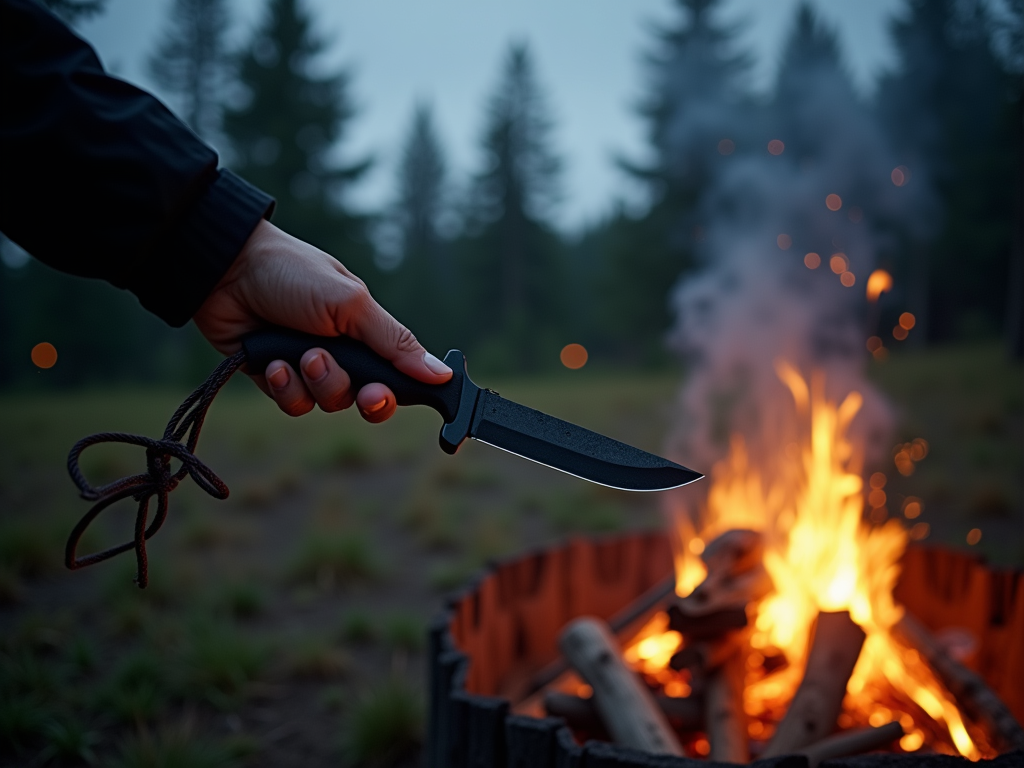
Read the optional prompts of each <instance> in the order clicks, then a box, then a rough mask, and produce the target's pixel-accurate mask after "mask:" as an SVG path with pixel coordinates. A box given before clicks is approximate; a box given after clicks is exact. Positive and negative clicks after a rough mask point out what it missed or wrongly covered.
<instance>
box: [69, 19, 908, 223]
mask: <svg viewBox="0 0 1024 768" xmlns="http://www.w3.org/2000/svg"><path fill="white" fill-rule="evenodd" d="M228 2H229V5H230V7H231V9H232V11H233V13H234V15H235V18H236V22H235V28H234V30H233V37H234V39H235V40H236V41H238V42H241V41H243V40H244V39H245V37H246V35H247V33H248V32H249V31H250V30H251V29H252V28H253V27H254V26H255V25H256V23H257V22H258V20H259V17H260V13H261V10H262V8H263V3H264V0H228ZM305 2H306V3H307V7H308V8H309V9H310V10H311V11H312V12H313V14H314V17H315V19H316V29H317V31H318V32H319V33H320V34H321V35H322V36H323V38H324V39H325V40H327V41H329V50H328V52H327V53H326V55H325V61H324V63H325V65H330V66H335V65H344V66H347V67H349V68H350V69H351V71H352V73H353V95H354V97H355V99H356V102H357V104H358V105H359V107H360V113H359V115H358V116H357V118H356V119H355V120H354V121H353V123H352V125H351V132H350V138H349V143H348V154H349V155H350V156H351V157H361V156H363V155H365V154H366V153H371V154H373V155H374V156H375V158H376V159H377V163H376V165H375V168H374V170H373V172H372V173H371V174H370V175H369V176H368V178H367V179H366V180H365V181H364V182H362V183H361V184H360V187H359V189H358V190H356V192H355V193H354V194H353V198H352V200H351V202H352V203H353V204H354V205H355V206H357V207H361V208H364V209H368V210H372V209H374V208H377V207H379V206H381V205H382V204H384V203H385V202H387V201H388V200H389V199H390V197H391V196H392V194H393V190H394V178H395V162H396V158H397V157H398V154H399V151H400V147H401V143H402V140H403V137H404V136H405V134H406V132H407V130H408V125H409V121H410V118H411V115H412V111H413V107H414V105H415V104H416V103H417V101H427V102H429V103H430V105H431V107H432V108H433V111H434V117H435V118H436V121H437V125H438V128H439V133H440V135H441V139H442V142H443V144H444V147H445V150H446V153H447V156H448V161H449V166H450V167H451V168H452V176H453V177H454V180H455V181H458V180H460V179H464V178H465V177H466V176H467V175H468V174H469V173H472V171H473V169H474V168H475V166H476V164H477V163H478V162H479V157H480V155H479V149H478V147H479V137H480V134H481V131H482V124H481V123H482V118H483V108H484V105H485V103H486V100H487V97H488V94H489V93H490V92H491V90H492V89H493V88H494V85H495V83H496V82H497V79H498V73H499V66H500V64H501V62H502V60H503V57H504V55H505V52H506V50H507V48H508V46H509V43H510V42H512V41H526V42H527V43H528V44H529V45H530V47H531V49H532V52H533V54H534V61H535V64H536V68H537V73H538V76H539V79H540V81H541V84H542V86H543V87H544V89H545V91H546V94H547V97H548V102H549V104H550V106H551V108H552V112H553V117H554V118H555V126H556V127H555V131H554V134H553V141H554V144H555V147H556V149H557V150H558V151H559V152H560V153H561V155H562V157H563V158H564V160H565V172H564V177H563V192H564V202H563V203H562V204H561V206H560V208H559V210H557V211H555V212H554V215H553V218H554V220H555V221H556V223H558V225H559V226H560V227H562V228H563V229H564V230H566V231H571V230H574V229H578V228H579V227H580V226H582V225H584V224H586V223H587V222H589V221H592V220H594V219H596V218H597V217H599V216H601V215H602V214H603V213H605V212H606V211H607V210H609V208H610V207H611V206H612V205H613V203H614V201H615V200H617V199H623V200H635V199H636V195H637V190H636V189H634V188H631V187H630V184H629V181H628V179H626V178H624V176H623V174H622V173H621V172H620V171H619V170H617V169H616V167H615V163H614V157H615V156H616V155H622V156H628V157H632V158H641V157H643V153H644V149H645V144H644V125H643V123H642V121H641V120H640V119H639V118H638V117H637V115H636V114H635V111H634V106H635V104H636V102H637V100H638V99H639V97H640V95H641V94H642V93H643V85H644V80H643V69H642V66H641V57H642V55H643V52H644V51H645V50H646V49H647V48H648V46H649V43H650V41H651V37H652V36H651V32H650V30H651V27H652V25H653V24H656V23H657V22H658V21H659V20H666V19H670V18H673V6H674V1H673V0H305ZM798 2H799V0H725V2H724V5H723V18H724V19H727V20H731V21H737V22H740V23H741V24H742V27H743V33H742V35H741V37H740V40H741V43H742V44H743V46H744V47H746V48H748V49H749V50H751V51H752V52H753V53H754V56H755V60H756V67H755V71H754V75H753V76H754V85H755V86H756V87H758V88H759V89H761V90H765V89H767V88H768V87H769V86H770V83H771V82H772V78H773V75H774V71H775V68H776V66H777V62H778V58H779V55H780V50H781V46H782V43H783V41H784V40H785V37H786V34H787V31H788V28H789V25H790V23H791V21H792V18H793V14H794V11H795V9H796V7H797V4H798ZM171 4H172V0H108V2H107V7H106V11H105V12H104V13H103V14H102V15H101V16H99V17H97V18H95V19H93V20H90V21H87V22H83V23H82V24H80V26H79V31H80V33H81V34H83V35H84V37H85V38H86V39H88V40H89V41H90V42H91V43H92V44H93V45H94V46H95V48H96V49H97V51H98V52H99V54H100V57H101V59H102V60H103V62H104V64H105V65H106V66H107V67H108V69H110V70H112V71H113V72H114V73H116V74H117V75H119V76H121V77H123V78H125V79H127V80H130V81H132V82H134V83H136V84H138V85H141V86H143V87H145V88H148V89H150V90H153V91H154V92H156V93H157V95H160V94H159V91H158V90H157V89H156V87H155V84H154V83H153V82H152V80H151V79H150V78H149V77H148V76H147V74H146V67H145V62H146V59H147V57H148V56H149V55H150V53H151V52H152V50H153V49H154V47H155V45H156V43H157V41H158V40H159V38H160V33H161V30H162V27H163V25H164V24H165V23H166V18H167V14H168V12H169V10H170V7H171ZM811 4H812V5H813V6H815V8H816V10H818V11H820V14H821V16H822V17H823V18H825V19H826V20H827V21H829V22H830V23H831V24H832V25H833V26H834V27H835V28H836V29H837V30H838V32H839V36H840V42H841V45H842V48H843V53H844V55H845V59H846V63H847V66H848V68H849V70H850V72H851V74H852V76H853V78H854V81H855V83H856V84H857V86H858V88H859V89H860V90H861V91H862V92H863V93H865V94H870V92H871V88H872V83H873V81H874V78H875V76H876V75H877V74H878V73H879V72H880V71H882V70H884V69H886V68H889V67H892V66H893V65H894V53H893V49H892V46H891V43H890V41H889V39H888V33H887V28H888V21H889V18H890V17H891V16H892V15H893V14H895V13H898V12H899V11H900V8H901V7H902V2H901V0H811Z"/></svg>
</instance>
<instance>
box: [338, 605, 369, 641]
mask: <svg viewBox="0 0 1024 768" xmlns="http://www.w3.org/2000/svg"><path fill="white" fill-rule="evenodd" d="M340 634H341V639H342V640H344V641H345V642H346V643H352V644H354V645H368V644H370V643H372V642H373V641H374V640H376V639H377V634H378V633H377V627H376V625H375V624H374V621H373V618H372V617H371V616H370V614H369V613H367V612H366V611H361V610H350V611H349V612H348V613H346V614H345V616H344V618H343V619H342V622H341V632H340Z"/></svg>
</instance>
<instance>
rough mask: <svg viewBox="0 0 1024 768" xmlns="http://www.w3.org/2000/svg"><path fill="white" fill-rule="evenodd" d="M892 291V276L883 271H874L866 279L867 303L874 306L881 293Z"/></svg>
mask: <svg viewBox="0 0 1024 768" xmlns="http://www.w3.org/2000/svg"><path fill="white" fill-rule="evenodd" d="M891 290H892V275H890V274H889V273H888V272H886V271H885V270H884V269H876V270H875V271H874V272H872V273H871V275H870V277H868V286H867V296H868V301H870V302H871V303H872V304H874V303H875V302H876V301H878V297H879V296H881V295H882V294H883V293H886V292H887V291H891Z"/></svg>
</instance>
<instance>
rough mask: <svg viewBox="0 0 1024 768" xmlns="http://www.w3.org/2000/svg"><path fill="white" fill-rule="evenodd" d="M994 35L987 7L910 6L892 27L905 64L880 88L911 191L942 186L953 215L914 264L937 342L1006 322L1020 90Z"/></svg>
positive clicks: (909, 268) (912, 273)
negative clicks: (1001, 57) (923, 186)
mask: <svg viewBox="0 0 1024 768" xmlns="http://www.w3.org/2000/svg"><path fill="white" fill-rule="evenodd" d="M991 26H992V22H991V19H990V17H989V12H988V6H987V5H986V4H985V3H983V2H981V1H980V0H968V1H967V2H965V1H964V0H934V1H932V0H908V2H907V10H906V12H905V13H903V14H901V15H900V16H898V17H897V18H896V19H895V20H894V22H893V24H892V35H893V40H894V42H895V44H896V50H897V54H898V64H897V67H896V68H895V70H894V71H893V72H891V73H889V74H888V75H887V76H885V77H884V78H883V79H882V81H881V83H880V85H879V97H878V102H879V110H880V113H881V115H882V117H883V119H884V120H885V122H886V124H887V126H888V129H889V132H890V134H891V135H892V136H893V138H894V140H895V141H896V143H897V146H898V147H899V148H900V151H901V155H902V157H904V158H906V159H905V160H904V161H903V162H904V163H905V164H906V165H907V166H908V167H909V169H910V173H911V179H910V184H929V185H932V186H933V188H934V190H935V192H936V194H937V196H938V199H939V202H940V205H941V208H942V215H941V216H940V217H937V219H938V226H937V227H936V228H935V229H934V230H933V231H932V233H931V236H930V237H929V238H928V239H927V240H926V241H923V242H922V241H918V242H916V243H914V244H913V249H914V250H913V253H915V254H917V258H916V259H912V260H908V261H909V263H905V264H904V266H903V271H904V273H905V275H906V279H907V280H909V281H910V282H911V284H912V285H913V286H914V288H915V290H914V293H912V294H911V301H912V305H911V307H910V309H911V311H912V312H914V314H915V315H918V316H920V317H921V318H928V320H929V322H928V324H927V327H926V330H927V334H928V337H929V338H930V339H931V340H948V339H952V338H956V337H958V336H959V337H971V336H977V335H979V334H982V335H992V336H994V335H995V334H996V333H997V332H998V329H999V328H1000V326H1001V325H1002V324H1003V323H1004V322H1005V316H1006V309H1007V307H1006V304H1007V301H1006V300H1007V298H1008V296H1007V289H1006V282H1007V280H1008V278H1009V275H1010V270H1011V262H1010V259H1009V254H1010V252H1011V247H1012V246H1011V243H1012V240H1013V221H1014V217H1015V209H1014V206H1015V205H1019V202H1018V193H1017V192H1016V190H1015V184H1016V183H1017V179H1018V178H1019V177H1018V176H1016V174H1017V173H1018V170H1017V169H1019V167H1020V163H1021V151H1022V150H1021V145H1020V139H1019V136H1020V128H1019V125H1018V123H1017V121H1019V120H1020V112H1019V109H1020V106H1019V105H1020V92H1021V90H1020V89H1021V86H1020V80H1019V78H1015V77H1014V76H1013V74H1012V73H1011V72H1008V71H1006V70H1007V68H1008V67H1009V66H1011V64H1012V62H1011V61H1007V62H1005V63H1004V62H1001V61H1000V60H999V58H998V57H997V56H996V55H995V54H994V53H993V50H992V40H991V36H990V31H991ZM1014 94H1016V96H1015V95H1014ZM1011 297H1012V294H1011Z"/></svg>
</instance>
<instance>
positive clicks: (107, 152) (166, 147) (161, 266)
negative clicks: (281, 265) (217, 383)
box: [0, 0, 273, 326]
mask: <svg viewBox="0 0 1024 768" xmlns="http://www.w3.org/2000/svg"><path fill="white" fill-rule="evenodd" d="M272 208H273V200H272V199H271V198H270V197H269V196H267V195H266V194H264V193H263V192H261V191H260V190H258V189H256V188H255V187H253V186H251V185H249V184H248V183H246V182H245V181H243V180H242V179H241V178H239V177H238V176H235V175H234V174H232V173H231V172H230V171H226V170H218V169H217V154H216V153H215V152H214V151H213V150H212V149H211V148H210V147H209V146H207V145H206V144H204V143H203V142H202V141H200V140H199V138H197V137H196V136H195V134H193V133H192V131H190V130H189V129H188V127H187V126H185V124H184V123H182V122H181V121H180V120H178V119H177V118H176V117H175V116H174V115H173V114H171V112H170V111H169V110H168V109H167V108H166V107H165V106H164V105H163V104H161V103H160V102H159V101H158V100H157V99H155V98H154V97H153V96H151V95H150V94H148V93H146V92H144V91H142V90H140V89H138V88H136V87H134V86H132V85H129V84H128V83H126V82H124V81H122V80H119V79H117V78H115V77H111V76H110V75H108V74H106V73H105V72H104V71H103V67H102V65H101V64H100V61H99V59H98V58H97V56H96V53H95V52H94V51H93V49H92V48H91V47H90V46H89V45H88V44H87V43H86V42H85V41H84V40H82V39H81V38H79V37H78V36H76V35H75V34H74V33H73V32H72V31H71V30H70V29H69V28H68V27H67V26H65V25H64V23H63V22H61V21H60V20H59V19H57V17H55V16H54V15H52V14H51V13H50V12H49V11H47V10H45V9H44V8H42V7H41V6H40V5H39V4H37V3H36V2H34V0H0V231H2V232H3V233H4V234H5V235H7V236H8V237H9V238H10V239H11V240H13V241H15V242H16V243H18V244H19V245H21V246H22V247H23V248H25V250H27V251H28V252H29V253H31V254H32V255H33V256H35V257H36V258H38V259H40V260H41V261H43V262H45V263H47V264H49V265H50V266H52V267H55V268H56V269H59V270H61V271H64V272H70V273H72V274H76V275H82V276H85V277H98V278H102V279H104V280H107V281H109V282H111V283H113V284H114V285H116V286H118V287H120V288H127V289H128V290H130V291H132V292H133V293H134V294H135V295H136V296H138V298H139V301H140V302H141V303H142V305H143V306H144V307H146V309H148V310H150V311H151V312H153V313H155V314H157V315H159V316H160V317H161V318H163V319H164V320H165V321H167V322H168V323H170V324H171V325H176V326H177V325H184V324H185V323H187V322H188V320H189V318H190V317H191V316H192V315H193V314H194V313H195V311H196V310H197V309H198V308H199V306H200V305H201V304H202V302H203V300H204V299H205V298H206V296H207V295H208V294H209V293H210V291H211V290H212V289H213V287H214V286H215V285H216V284H217V282H218V281H219V280H220V278H221V277H222V276H223V275H224V273H225V272H226V271H227V269H228V267H229V266H231V263H232V262H233V261H234V259H235V257H236V256H237V255H238V253H239V251H240V250H241V248H242V246H243V245H244V243H245V241H246V240H247V239H248V237H249V235H250V234H251V233H252V231H253V229H254V228H255V227H256V225H257V223H259V220H260V219H261V218H262V217H265V216H269V214H270V212H271V210H272Z"/></svg>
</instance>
